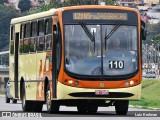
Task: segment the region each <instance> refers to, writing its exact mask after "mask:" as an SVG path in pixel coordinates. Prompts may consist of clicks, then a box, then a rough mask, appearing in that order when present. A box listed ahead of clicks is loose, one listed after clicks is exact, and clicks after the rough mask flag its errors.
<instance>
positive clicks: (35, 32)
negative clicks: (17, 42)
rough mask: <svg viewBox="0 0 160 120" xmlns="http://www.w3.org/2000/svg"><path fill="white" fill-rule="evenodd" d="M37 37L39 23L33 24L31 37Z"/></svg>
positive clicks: (34, 22)
mask: <svg viewBox="0 0 160 120" xmlns="http://www.w3.org/2000/svg"><path fill="white" fill-rule="evenodd" d="M35 36H37V21H33V22H31V37H35Z"/></svg>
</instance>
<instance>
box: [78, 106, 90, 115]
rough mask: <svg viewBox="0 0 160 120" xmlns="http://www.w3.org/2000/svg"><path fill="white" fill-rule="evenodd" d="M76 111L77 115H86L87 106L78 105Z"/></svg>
mask: <svg viewBox="0 0 160 120" xmlns="http://www.w3.org/2000/svg"><path fill="white" fill-rule="evenodd" d="M77 110H78V112H79V113H87V112H88V106H85V105H78V106H77Z"/></svg>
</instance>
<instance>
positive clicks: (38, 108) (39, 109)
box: [32, 101, 43, 112]
mask: <svg viewBox="0 0 160 120" xmlns="http://www.w3.org/2000/svg"><path fill="white" fill-rule="evenodd" d="M32 104H33V107H32V111H34V112H42V109H43V102H37V101H36V102H34V101H33V102H32Z"/></svg>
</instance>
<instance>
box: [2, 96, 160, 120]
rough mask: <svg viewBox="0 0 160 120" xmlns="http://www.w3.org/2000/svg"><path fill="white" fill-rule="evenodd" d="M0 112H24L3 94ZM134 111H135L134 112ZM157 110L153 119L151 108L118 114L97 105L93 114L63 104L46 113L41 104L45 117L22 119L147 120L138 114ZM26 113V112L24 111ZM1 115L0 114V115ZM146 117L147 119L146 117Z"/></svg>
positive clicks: (130, 110) (6, 119)
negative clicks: (50, 112) (57, 109)
mask: <svg viewBox="0 0 160 120" xmlns="http://www.w3.org/2000/svg"><path fill="white" fill-rule="evenodd" d="M0 111H1V112H0V114H2V112H4V111H5V112H6V111H8V112H10V111H12V113H14V112H15V113H21V114H23V113H24V112H22V107H21V101H18V103H17V104H13V103H12V101H11V103H8V104H7V103H5V98H4V96H0ZM135 111H136V112H135ZM157 112H158V116H159V117H152V119H154V120H158V119H159V118H160V115H159V114H160V111H151V110H147V109H139V108H129V112H128V114H127V116H118V115H116V113H115V108H114V107H99V108H98V112H97V113H94V114H78V112H77V108H76V107H65V106H61V107H60V112H59V113H58V114H48V113H47V111H46V105H44V106H43V111H42V113H38V115H40V116H45V117H36V118H35V117H32V118H23V120H24V119H25V120H26V119H27V120H31V119H33V120H43V119H45V120H53V119H54V120H55V119H56V120H64V119H65V120H70V119H76V120H82V119H83V120H84V119H86V120H88V119H89V120H97V119H100V120H104V119H108V118H109V119H113V120H115V117H116V119H117V120H122V119H123V120H124V119H125V120H137V119H140V120H149V119H151V117H146V116H145V117H138V118H137V116H138V115H140V114H143V113H146V114H149V113H151V114H154V115H155V114H156V113H157ZM24 114H27V115H28V113H24ZM0 116H2V115H0ZM146 118H147V119H146ZM10 119H11V120H13V119H14V120H21V119H22V118H21V117H14V118H10V117H0V120H10Z"/></svg>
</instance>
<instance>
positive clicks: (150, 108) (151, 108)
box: [129, 105, 160, 110]
mask: <svg viewBox="0 0 160 120" xmlns="http://www.w3.org/2000/svg"><path fill="white" fill-rule="evenodd" d="M129 107H131V108H141V109H149V110H160V108H153V107H144V106H138V105H137V106H134V105H129Z"/></svg>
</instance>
